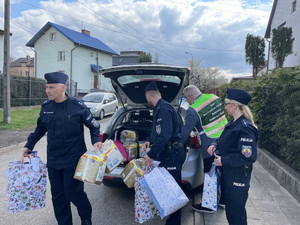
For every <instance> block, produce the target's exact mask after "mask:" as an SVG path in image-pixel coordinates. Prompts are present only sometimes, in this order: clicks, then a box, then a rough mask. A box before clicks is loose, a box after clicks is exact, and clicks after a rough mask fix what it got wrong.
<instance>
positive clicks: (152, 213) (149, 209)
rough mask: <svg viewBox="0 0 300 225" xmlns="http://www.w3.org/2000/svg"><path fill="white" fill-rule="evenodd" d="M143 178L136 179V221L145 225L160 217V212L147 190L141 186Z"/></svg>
mask: <svg viewBox="0 0 300 225" xmlns="http://www.w3.org/2000/svg"><path fill="white" fill-rule="evenodd" d="M141 179H142V177H135V183H134V190H135V198H134V211H135V221H136V222H138V223H144V222H147V221H149V220H151V219H153V218H154V217H156V216H159V212H158V210H157V208H156V206H155V204H154V202H153V201H152V200H151V198H150V196H149V194H148V192H147V190H146V189H145V188H143V186H142V184H141Z"/></svg>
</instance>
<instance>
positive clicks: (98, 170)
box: [74, 154, 106, 184]
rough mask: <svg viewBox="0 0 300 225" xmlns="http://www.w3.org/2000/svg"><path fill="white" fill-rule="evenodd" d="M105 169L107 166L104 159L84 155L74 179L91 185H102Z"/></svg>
mask: <svg viewBox="0 0 300 225" xmlns="http://www.w3.org/2000/svg"><path fill="white" fill-rule="evenodd" d="M105 167H106V164H105V161H104V159H103V158H102V157H100V156H97V155H92V154H83V155H82V156H81V157H80V159H79V161H78V164H77V167H76V170H75V174H74V178H75V179H77V180H82V181H86V182H89V183H96V184H100V183H101V182H102V179H103V175H104V170H105ZM101 176H102V179H101Z"/></svg>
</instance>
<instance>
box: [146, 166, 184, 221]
mask: <svg viewBox="0 0 300 225" xmlns="http://www.w3.org/2000/svg"><path fill="white" fill-rule="evenodd" d="M142 185H143V187H144V188H145V189H146V190H147V191H148V193H149V195H150V197H151V199H152V200H153V202H154V204H155V206H156V207H157V209H158V211H159V214H160V217H161V219H163V218H164V217H166V216H168V215H170V214H172V213H174V212H176V211H177V210H179V209H180V208H182V207H184V206H185V205H186V204H187V203H188V202H189V199H188V198H187V196H186V195H185V193H184V192H183V190H182V189H181V187H180V186H179V185H178V183H177V182H176V181H175V179H174V178H173V177H172V175H171V174H170V173H169V172H168V171H167V170H166V169H165V168H163V167H156V168H154V169H153V170H152V171H151V172H150V173H148V174H145V175H144V178H143V179H142Z"/></svg>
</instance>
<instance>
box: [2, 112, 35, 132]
mask: <svg viewBox="0 0 300 225" xmlns="http://www.w3.org/2000/svg"><path fill="white" fill-rule="evenodd" d="M40 110H41V108H40V107H34V108H16V109H12V110H11V112H10V123H9V124H6V123H4V122H3V111H2V110H1V111H0V117H1V119H0V120H1V122H0V129H10V130H17V129H27V128H33V127H35V126H36V121H37V118H38V116H39V112H40Z"/></svg>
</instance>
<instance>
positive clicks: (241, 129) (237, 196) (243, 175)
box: [208, 88, 258, 225]
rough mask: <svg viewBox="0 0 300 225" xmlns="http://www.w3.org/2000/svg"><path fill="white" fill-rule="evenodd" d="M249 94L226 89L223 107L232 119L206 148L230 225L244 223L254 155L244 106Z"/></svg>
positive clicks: (253, 132)
mask: <svg viewBox="0 0 300 225" xmlns="http://www.w3.org/2000/svg"><path fill="white" fill-rule="evenodd" d="M250 100H251V96H250V95H249V94H248V93H247V92H246V91H243V90H240V89H234V88H228V89H227V93H226V98H225V109H226V111H227V113H228V114H229V115H231V116H232V117H233V119H232V120H231V121H230V122H229V123H228V124H227V125H226V126H225V129H224V131H223V132H222V134H221V136H220V138H219V139H218V140H217V143H214V144H213V145H211V146H210V147H209V148H208V153H209V154H211V155H212V154H214V155H215V157H216V158H215V164H216V166H218V167H219V168H220V169H221V192H222V195H224V194H225V207H226V208H225V210H226V217H227V220H228V222H229V224H230V225H246V224H247V214H246V208H245V206H246V202H247V198H248V191H249V187H250V179H251V172H252V165H253V163H254V162H255V161H256V156H257V147H256V142H257V137H258V132H257V127H256V125H255V123H254V121H253V116H252V113H251V111H250V109H249V107H248V106H247V104H248V103H249V102H250Z"/></svg>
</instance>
